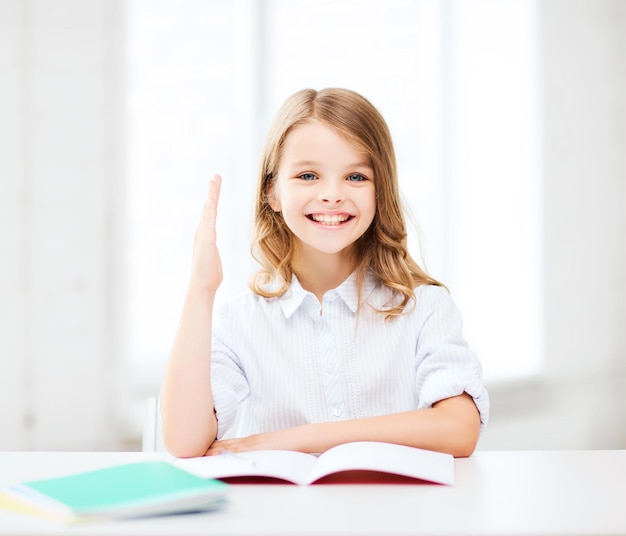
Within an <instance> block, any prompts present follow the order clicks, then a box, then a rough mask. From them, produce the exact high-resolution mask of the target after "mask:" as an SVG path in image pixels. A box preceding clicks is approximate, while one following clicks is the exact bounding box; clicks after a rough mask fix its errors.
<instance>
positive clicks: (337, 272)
mask: <svg viewBox="0 0 626 536" xmlns="http://www.w3.org/2000/svg"><path fill="white" fill-rule="evenodd" d="M354 268H355V263H354V260H353V259H352V256H351V255H349V254H346V253H344V252H341V253H335V254H325V253H319V252H316V254H315V255H303V254H300V255H297V256H296V258H295V259H294V262H293V271H294V273H295V274H296V276H297V277H298V281H300V284H301V285H302V288H304V289H305V290H308V291H309V292H312V293H313V294H315V296H317V299H318V300H319V301H320V302H321V301H322V297H323V296H324V294H325V293H326V292H328V291H329V290H331V289H334V288H337V287H338V286H339V285H340V284H341V283H343V282H344V281H345V280H346V279H347V278H348V277H349V276H350V274H351V273H352V272H353V271H354Z"/></svg>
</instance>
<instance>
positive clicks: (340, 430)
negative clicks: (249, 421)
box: [206, 393, 480, 457]
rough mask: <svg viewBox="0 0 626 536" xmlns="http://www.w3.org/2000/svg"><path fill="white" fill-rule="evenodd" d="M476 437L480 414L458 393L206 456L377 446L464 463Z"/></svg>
mask: <svg viewBox="0 0 626 536" xmlns="http://www.w3.org/2000/svg"><path fill="white" fill-rule="evenodd" d="M479 435H480V414H479V412H478V409H477V407H476V404H475V403H474V400H473V399H472V397H471V396H470V395H468V394H467V393H463V394H461V395H458V396H454V397H451V398H446V399H444V400H440V401H439V402H436V403H435V404H433V406H432V407H431V408H428V409H417V410H413V411H406V412H402V413H393V414H390V415H381V416H379V417H369V418H365V419H354V420H349V421H335V422H323V423H313V424H305V425H302V426H297V427H295V428H286V429H284V430H278V431H276V432H267V433H263V434H255V435H251V436H248V437H242V438H235V439H226V440H222V441H215V442H214V443H213V444H212V445H211V447H210V448H209V450H208V451H207V453H206V454H207V455H213V454H219V453H220V452H222V451H224V450H228V451H231V452H237V451H239V452H241V451H247V450H261V449H284V450H297V451H301V452H316V453H317V452H324V451H326V450H328V449H329V448H332V447H334V446H336V445H340V444H342V443H349V442H351V441H382V442H386V443H398V444H401V445H408V446H412V447H418V448H423V449H427V450H434V451H439V452H446V453H449V454H452V455H453V456H455V457H466V456H470V455H471V454H472V452H474V449H475V448H476V444H477V442H478V437H479Z"/></svg>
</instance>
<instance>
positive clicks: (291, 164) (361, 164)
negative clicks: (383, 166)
mask: <svg viewBox="0 0 626 536" xmlns="http://www.w3.org/2000/svg"><path fill="white" fill-rule="evenodd" d="M287 165H288V166H289V167H309V166H312V167H316V166H318V165H319V162H316V161H315V160H297V161H296V162H288V163H287ZM346 168H350V169H355V168H367V169H374V168H373V167H372V165H371V164H370V163H369V162H367V161H361V162H353V163H351V164H348V165H347V166H346Z"/></svg>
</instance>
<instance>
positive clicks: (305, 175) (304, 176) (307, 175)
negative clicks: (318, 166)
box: [298, 173, 317, 181]
mask: <svg viewBox="0 0 626 536" xmlns="http://www.w3.org/2000/svg"><path fill="white" fill-rule="evenodd" d="M298 178H299V179H302V180H304V181H314V180H315V179H317V177H316V176H315V175H314V174H313V173H303V174H302V175H298Z"/></svg>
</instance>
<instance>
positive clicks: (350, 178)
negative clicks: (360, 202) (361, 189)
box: [346, 173, 367, 182]
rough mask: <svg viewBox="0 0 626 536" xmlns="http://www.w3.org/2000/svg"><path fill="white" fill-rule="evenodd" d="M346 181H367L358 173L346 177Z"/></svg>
mask: <svg viewBox="0 0 626 536" xmlns="http://www.w3.org/2000/svg"><path fill="white" fill-rule="evenodd" d="M346 180H347V181H350V182H361V181H366V180H367V179H366V178H365V177H364V176H363V175H361V174H360V173H352V174H351V175H348V176H347V177H346Z"/></svg>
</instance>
